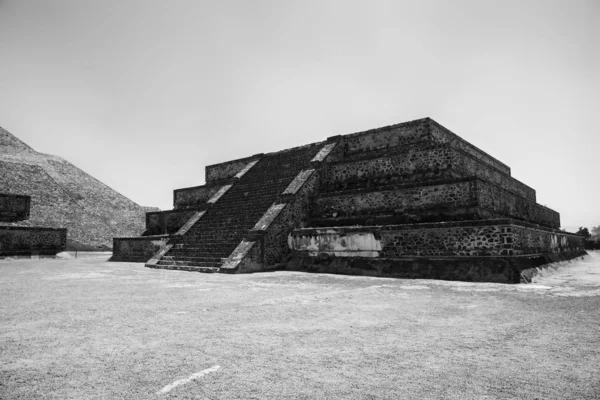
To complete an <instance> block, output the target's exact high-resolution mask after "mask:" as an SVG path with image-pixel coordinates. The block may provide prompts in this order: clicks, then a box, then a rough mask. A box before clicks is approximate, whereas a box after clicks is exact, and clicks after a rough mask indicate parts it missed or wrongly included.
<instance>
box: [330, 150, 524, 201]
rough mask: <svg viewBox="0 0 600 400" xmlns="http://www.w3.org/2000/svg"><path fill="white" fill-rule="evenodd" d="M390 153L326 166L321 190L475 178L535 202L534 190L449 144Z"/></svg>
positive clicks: (372, 152)
mask: <svg viewBox="0 0 600 400" xmlns="http://www.w3.org/2000/svg"><path fill="white" fill-rule="evenodd" d="M390 150H393V151H386V152H381V151H371V152H367V153H365V154H364V155H363V157H361V158H360V159H356V158H352V159H350V160H347V161H342V162H338V163H333V164H329V165H327V167H326V168H324V169H323V171H322V173H321V183H322V187H323V189H325V190H335V189H336V187H345V186H350V187H351V186H353V185H356V186H360V182H361V181H362V182H367V183H368V184H371V185H372V184H379V185H382V184H390V183H391V184H393V183H398V182H411V181H422V180H424V179H431V178H432V177H433V178H436V177H437V178H439V177H469V176H476V177H478V178H481V179H484V180H488V181H490V182H492V183H494V184H497V185H500V186H502V187H504V188H506V189H507V190H509V191H511V192H514V193H515V194H518V195H520V196H522V197H525V198H527V199H529V200H531V201H535V200H536V194H535V190H534V189H532V188H531V187H529V186H527V185H525V184H523V183H522V182H519V181H518V180H516V179H514V178H512V177H511V176H510V175H507V174H506V173H504V172H502V171H500V170H498V169H496V168H494V167H492V166H490V165H488V164H485V163H483V162H481V160H479V159H477V158H475V157H474V156H472V155H470V154H467V153H465V152H464V151H463V150H460V149H456V148H453V147H451V146H450V145H449V144H441V145H440V144H435V145H432V144H431V143H429V142H420V143H415V144H411V145H409V146H399V147H395V148H392V149H390Z"/></svg>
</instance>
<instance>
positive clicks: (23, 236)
mask: <svg viewBox="0 0 600 400" xmlns="http://www.w3.org/2000/svg"><path fill="white" fill-rule="evenodd" d="M66 248H67V230H66V229H56V228H35V227H33V228H32V227H23V226H0V257H6V256H29V255H55V254H57V253H60V252H62V251H65V249H66Z"/></svg>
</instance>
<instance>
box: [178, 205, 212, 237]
mask: <svg viewBox="0 0 600 400" xmlns="http://www.w3.org/2000/svg"><path fill="white" fill-rule="evenodd" d="M205 212H206V211H198V212H196V213H194V215H192V217H191V218H190V219H188V220H187V222H186V223H185V224H183V226H182V227H181V228H180V229H179V230H178V231H177V233H176V235H179V236H181V235H185V234H186V232H187V231H189V230H190V228H191V227H192V226H194V224H195V223H196V222H198V220H200V218H202V216H203V215H204V213H205Z"/></svg>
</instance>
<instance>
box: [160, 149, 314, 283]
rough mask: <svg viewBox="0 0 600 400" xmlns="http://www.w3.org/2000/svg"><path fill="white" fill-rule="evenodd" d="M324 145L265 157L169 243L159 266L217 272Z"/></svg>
mask: <svg viewBox="0 0 600 400" xmlns="http://www.w3.org/2000/svg"><path fill="white" fill-rule="evenodd" d="M321 147H322V145H321V144H314V145H309V146H304V147H300V148H296V149H290V150H287V151H282V152H278V153H272V154H266V155H264V156H263V157H262V158H261V159H260V161H258V163H256V164H255V165H254V166H253V167H252V168H251V169H250V170H249V171H248V172H247V173H245V174H244V175H243V176H242V177H241V178H240V179H239V180H237V181H236V182H235V183H234V184H233V185H232V186H231V188H230V189H229V190H228V191H227V192H226V193H225V194H224V195H223V196H222V197H221V198H220V199H219V201H217V202H215V204H213V205H212V207H211V208H210V209H208V210H207V211H206V213H205V215H204V216H203V217H202V218H201V219H200V220H199V221H198V222H197V223H196V224H195V225H194V226H192V227H191V228H190V229H189V230H188V231H187V232H186V234H185V235H182V236H179V237H176V238H173V239H171V240H170V242H169V244H170V245H171V248H170V250H168V251H167V252H166V253H165V254H164V255H163V256H162V257H160V259H159V260H158V261H157V262H156V263H155V264H154V268H162V269H177V270H188V271H198V272H218V271H219V268H220V267H221V265H222V263H223V262H224V261H225V260H226V259H227V258H228V257H229V256H230V254H231V253H232V252H233V250H235V249H236V247H237V246H238V245H239V244H240V242H241V241H242V240H243V239H244V237H245V235H246V234H247V232H248V231H249V230H250V229H252V227H253V226H254V225H255V224H256V223H257V222H258V221H259V220H260V219H261V217H262V216H263V215H264V214H265V212H266V211H267V210H268V209H269V208H270V207H271V205H273V203H274V202H275V201H277V200H278V198H279V196H280V194H281V193H282V192H283V191H284V190H285V189H286V188H287V186H288V185H289V184H290V182H292V181H293V180H294V178H295V177H296V176H297V175H298V173H300V171H302V170H303V169H304V168H307V167H310V161H311V159H312V158H313V157H314V156H315V155H316V154H317V153H318V152H319V150H321Z"/></svg>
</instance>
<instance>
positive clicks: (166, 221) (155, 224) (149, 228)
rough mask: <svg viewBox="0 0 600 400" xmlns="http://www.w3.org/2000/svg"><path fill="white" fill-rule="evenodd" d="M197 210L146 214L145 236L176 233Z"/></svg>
mask: <svg viewBox="0 0 600 400" xmlns="http://www.w3.org/2000/svg"><path fill="white" fill-rule="evenodd" d="M195 213H196V210H172V211H158V212H149V213H147V214H146V231H145V232H144V234H143V236H151V235H166V234H173V233H176V232H177V231H178V230H179V229H180V228H181V227H182V226H183V225H184V224H185V223H186V222H187V221H188V220H189V219H190V218H191V217H192V216H193V215H194V214H195Z"/></svg>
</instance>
